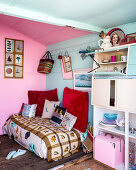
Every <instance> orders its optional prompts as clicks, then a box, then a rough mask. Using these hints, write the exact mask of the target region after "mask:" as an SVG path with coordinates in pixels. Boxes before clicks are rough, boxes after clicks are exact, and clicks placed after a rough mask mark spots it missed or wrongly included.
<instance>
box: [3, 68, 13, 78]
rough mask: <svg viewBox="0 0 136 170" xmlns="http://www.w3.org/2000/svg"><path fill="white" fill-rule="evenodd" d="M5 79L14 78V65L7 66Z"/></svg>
mask: <svg viewBox="0 0 136 170" xmlns="http://www.w3.org/2000/svg"><path fill="white" fill-rule="evenodd" d="M5 78H13V65H7V66H5Z"/></svg>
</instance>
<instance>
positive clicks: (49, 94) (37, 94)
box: [28, 89, 58, 116]
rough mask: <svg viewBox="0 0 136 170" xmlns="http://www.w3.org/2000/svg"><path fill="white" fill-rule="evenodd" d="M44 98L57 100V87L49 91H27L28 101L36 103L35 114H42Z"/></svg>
mask: <svg viewBox="0 0 136 170" xmlns="http://www.w3.org/2000/svg"><path fill="white" fill-rule="evenodd" d="M45 99H47V100H50V101H58V95H57V89H54V90H49V91H28V103H29V104H37V109H36V114H35V116H42V112H43V107H44V102H45Z"/></svg>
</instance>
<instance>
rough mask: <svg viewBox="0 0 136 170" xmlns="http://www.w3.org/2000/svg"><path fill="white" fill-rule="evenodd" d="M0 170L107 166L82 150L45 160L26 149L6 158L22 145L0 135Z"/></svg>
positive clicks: (101, 169)
mask: <svg viewBox="0 0 136 170" xmlns="http://www.w3.org/2000/svg"><path fill="white" fill-rule="evenodd" d="M0 142H1V143H0V170H48V169H51V168H54V167H58V166H59V165H64V166H63V168H60V169H65V170H73V169H74V170H78V169H80V170H89V169H88V168H91V169H92V170H104V169H105V170H108V168H106V167H104V166H103V165H101V164H99V163H97V162H95V161H94V160H93V159H92V154H85V153H83V152H82V151H80V152H78V153H75V154H73V155H71V156H70V157H68V158H64V159H62V160H59V161H54V162H47V160H44V159H41V158H40V157H38V156H36V155H35V154H34V153H32V152H30V151H27V152H26V154H24V155H22V156H18V157H16V158H11V159H10V160H6V156H7V155H8V153H9V152H11V151H13V150H16V151H17V150H18V149H24V148H23V147H22V146H20V145H19V144H17V143H16V142H14V141H13V140H11V139H9V138H8V136H6V135H2V136H0Z"/></svg>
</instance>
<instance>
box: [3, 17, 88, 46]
mask: <svg viewBox="0 0 136 170" xmlns="http://www.w3.org/2000/svg"><path fill="white" fill-rule="evenodd" d="M0 22H1V23H3V24H6V25H7V26H9V27H12V28H13V29H15V30H16V31H19V32H20V33H23V34H25V35H27V36H29V37H31V38H32V39H34V40H36V41H38V42H40V43H42V44H44V45H46V46H47V45H52V44H56V43H59V42H62V41H66V40H69V39H72V38H77V37H80V36H84V35H87V34H91V32H89V31H84V30H79V29H72V28H70V27H65V26H57V25H52V24H47V23H41V22H37V21H32V20H27V19H23V18H18V17H13V16H7V15H3V14H0Z"/></svg>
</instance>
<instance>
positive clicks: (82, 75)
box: [73, 68, 92, 92]
mask: <svg viewBox="0 0 136 170" xmlns="http://www.w3.org/2000/svg"><path fill="white" fill-rule="evenodd" d="M91 69H92V68H89V69H78V70H73V82H74V83H73V84H74V89H76V90H81V91H86V92H91V88H92V75H91V74H89V73H88V71H90V70H91Z"/></svg>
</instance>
